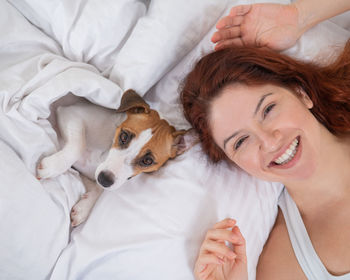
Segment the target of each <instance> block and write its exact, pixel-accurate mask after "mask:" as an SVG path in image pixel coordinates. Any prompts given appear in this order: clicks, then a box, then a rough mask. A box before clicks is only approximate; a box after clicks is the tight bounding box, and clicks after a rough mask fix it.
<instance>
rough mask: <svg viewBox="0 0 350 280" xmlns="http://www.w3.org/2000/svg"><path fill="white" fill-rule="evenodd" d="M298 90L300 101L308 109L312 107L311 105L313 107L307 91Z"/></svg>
mask: <svg viewBox="0 0 350 280" xmlns="http://www.w3.org/2000/svg"><path fill="white" fill-rule="evenodd" d="M298 91H299V94H300V97H301V101H302V102H303V103H304V104H305V106H306V107H307V108H308V109H312V107H314V103H313V102H312V100H311V99H310V97H309V96H308V95H307V93H306V92H305V91H304V90H302V89H299V90H298Z"/></svg>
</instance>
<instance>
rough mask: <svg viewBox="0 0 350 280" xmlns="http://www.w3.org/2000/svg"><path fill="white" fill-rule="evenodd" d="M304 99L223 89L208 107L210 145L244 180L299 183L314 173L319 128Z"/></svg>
mask: <svg viewBox="0 0 350 280" xmlns="http://www.w3.org/2000/svg"><path fill="white" fill-rule="evenodd" d="M312 106H313V104H312V102H311V100H310V99H309V98H308V97H307V95H306V94H303V97H298V96H296V95H295V94H294V93H293V92H291V91H290V90H288V89H286V88H283V87H279V86H275V85H270V84H267V85H259V86H246V85H242V84H235V85H230V86H227V87H225V88H224V89H223V90H222V92H221V94H220V95H219V96H218V97H217V98H215V99H214V100H213V101H212V103H211V107H210V115H209V122H210V128H211V131H212V134H213V138H214V140H215V142H216V144H217V145H218V146H219V147H220V148H221V149H222V150H223V151H224V152H225V153H226V155H227V156H228V157H229V158H230V159H231V160H232V161H234V162H235V163H236V164H237V165H238V166H240V167H241V168H242V169H243V170H245V171H246V172H248V173H249V174H251V175H253V176H256V177H258V178H261V179H263V180H268V181H279V182H283V183H287V182H289V181H295V180H304V179H307V178H309V177H310V176H311V175H312V174H313V172H314V171H315V168H316V163H317V155H318V154H319V153H318V150H319V149H320V137H321V134H320V133H321V129H320V128H321V124H320V123H319V122H318V121H317V120H316V119H315V117H314V116H313V115H312V114H311V112H310V111H309V109H310V108H312Z"/></svg>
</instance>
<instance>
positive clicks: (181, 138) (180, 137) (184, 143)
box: [171, 128, 199, 157]
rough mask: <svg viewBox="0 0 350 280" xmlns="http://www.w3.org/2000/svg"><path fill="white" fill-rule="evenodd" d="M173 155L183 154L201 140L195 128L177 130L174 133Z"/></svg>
mask: <svg viewBox="0 0 350 280" xmlns="http://www.w3.org/2000/svg"><path fill="white" fill-rule="evenodd" d="M172 134H173V137H174V141H173V145H172V153H171V154H172V157H176V156H178V155H181V154H183V153H184V152H186V151H187V150H189V149H190V148H192V147H193V146H194V145H196V144H197V143H198V142H199V139H198V136H197V134H196V132H195V130H194V129H193V128H191V129H188V130H177V131H174V132H173V133H172Z"/></svg>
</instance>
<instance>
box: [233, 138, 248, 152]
mask: <svg viewBox="0 0 350 280" xmlns="http://www.w3.org/2000/svg"><path fill="white" fill-rule="evenodd" d="M247 138H248V136H245V137H242V138H240V139H239V140H238V141H237V142H236V144H235V146H234V148H235V150H238V148H239V147H240V146H241V145H242V144H243V142H244V141H245V140H246V139H247Z"/></svg>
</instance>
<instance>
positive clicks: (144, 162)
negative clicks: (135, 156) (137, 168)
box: [140, 156, 154, 167]
mask: <svg viewBox="0 0 350 280" xmlns="http://www.w3.org/2000/svg"><path fill="white" fill-rule="evenodd" d="M153 163H154V160H153V158H152V157H151V156H145V157H144V158H143V159H141V160H140V165H141V166H144V167H147V166H150V165H152V164H153Z"/></svg>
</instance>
